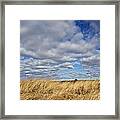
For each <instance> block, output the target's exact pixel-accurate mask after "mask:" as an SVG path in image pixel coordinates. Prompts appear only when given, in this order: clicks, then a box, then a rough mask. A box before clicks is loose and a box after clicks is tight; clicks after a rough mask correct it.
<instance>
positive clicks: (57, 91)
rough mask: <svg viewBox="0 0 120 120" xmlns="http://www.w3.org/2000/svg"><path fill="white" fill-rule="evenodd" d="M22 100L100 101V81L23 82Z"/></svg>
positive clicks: (21, 87) (21, 83) (21, 88)
mask: <svg viewBox="0 0 120 120" xmlns="http://www.w3.org/2000/svg"><path fill="white" fill-rule="evenodd" d="M20 99H21V100H99V99H100V81H99V80H77V81H53V80H21V81H20Z"/></svg>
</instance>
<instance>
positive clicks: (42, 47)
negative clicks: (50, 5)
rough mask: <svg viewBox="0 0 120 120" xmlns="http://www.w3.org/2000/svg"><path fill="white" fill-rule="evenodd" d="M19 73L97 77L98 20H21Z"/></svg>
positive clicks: (49, 77)
mask: <svg viewBox="0 0 120 120" xmlns="http://www.w3.org/2000/svg"><path fill="white" fill-rule="evenodd" d="M20 77H21V79H28V78H46V79H80V80H81V79H99V77H100V21H99V20H21V21H20Z"/></svg>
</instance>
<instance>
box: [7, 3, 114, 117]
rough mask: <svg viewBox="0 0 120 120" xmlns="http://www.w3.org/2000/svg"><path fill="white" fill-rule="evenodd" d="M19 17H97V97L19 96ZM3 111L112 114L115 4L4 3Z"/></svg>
mask: <svg viewBox="0 0 120 120" xmlns="http://www.w3.org/2000/svg"><path fill="white" fill-rule="evenodd" d="M20 20H100V87H101V88H100V100H70V101H67V100H61V101H60V100H20V66H19V65H20ZM5 114H6V115H114V114H115V6H114V5H69V6H66V5H27V6H25V5H6V6H5Z"/></svg>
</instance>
